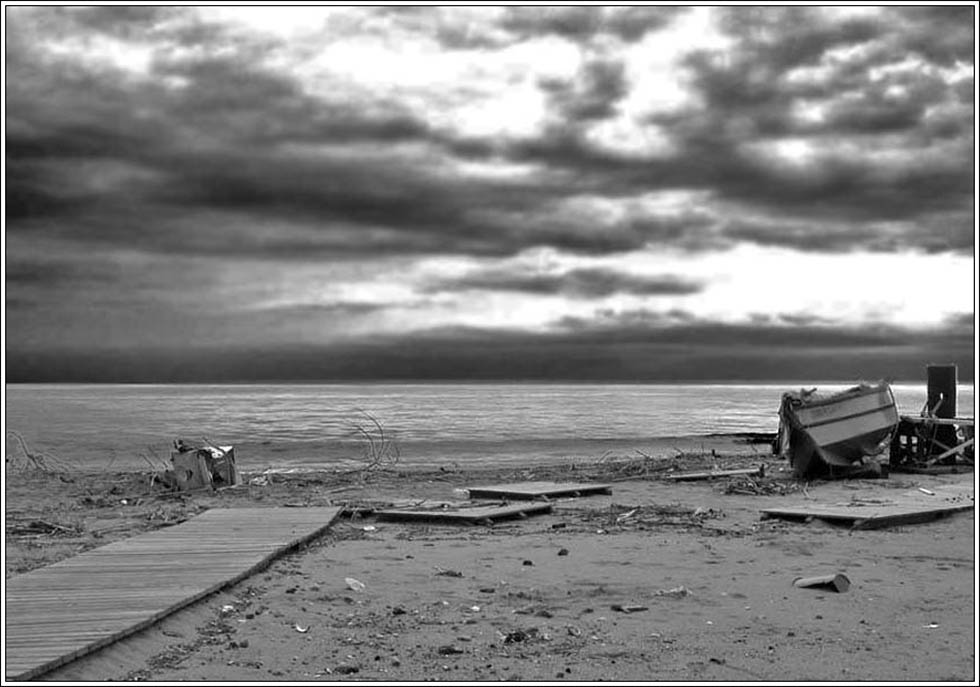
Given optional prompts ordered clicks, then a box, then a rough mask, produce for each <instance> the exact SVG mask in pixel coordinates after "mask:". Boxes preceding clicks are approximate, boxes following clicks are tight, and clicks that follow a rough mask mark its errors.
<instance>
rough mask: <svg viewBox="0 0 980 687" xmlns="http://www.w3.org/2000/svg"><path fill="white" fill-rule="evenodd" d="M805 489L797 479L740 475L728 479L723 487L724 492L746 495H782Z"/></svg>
mask: <svg viewBox="0 0 980 687" xmlns="http://www.w3.org/2000/svg"><path fill="white" fill-rule="evenodd" d="M798 491H805V488H804V486H803V485H802V484H801V483H800V482H798V481H795V480H793V481H790V480H785V479H784V480H775V479H772V478H771V477H750V476H746V477H740V478H738V479H733V480H729V481H728V482H727V483H726V484H725V487H724V493H725V494H744V495H746V496H769V495H770V494H777V495H780V496H782V495H784V494H792V493H795V492H798Z"/></svg>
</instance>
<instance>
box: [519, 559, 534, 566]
mask: <svg viewBox="0 0 980 687" xmlns="http://www.w3.org/2000/svg"><path fill="white" fill-rule="evenodd" d="M521 565H534V561H529V560H525V561H524V562H523V563H522V564H521Z"/></svg>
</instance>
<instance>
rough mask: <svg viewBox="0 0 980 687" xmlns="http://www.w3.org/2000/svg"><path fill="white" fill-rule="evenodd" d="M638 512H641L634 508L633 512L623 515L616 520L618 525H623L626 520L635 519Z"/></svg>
mask: <svg viewBox="0 0 980 687" xmlns="http://www.w3.org/2000/svg"><path fill="white" fill-rule="evenodd" d="M638 510H639V508H634V509H633V510H631V511H629V512H628V513H623V514H622V515H620V516H619V517H618V518H616V523H617V524H618V523H621V522H623V521H624V520H626V519H628V518H631V517H633V516H634V515H636V511H638Z"/></svg>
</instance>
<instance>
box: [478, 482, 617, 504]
mask: <svg viewBox="0 0 980 687" xmlns="http://www.w3.org/2000/svg"><path fill="white" fill-rule="evenodd" d="M466 490H467V491H468V492H469V493H470V498H471V499H528V500H533V499H544V500H548V499H553V498H557V497H560V496H590V495H592V494H611V493H612V488H611V487H610V486H609V485H608V484H576V483H574V482H567V483H562V482H514V483H511V484H491V485H489V486H486V487H466Z"/></svg>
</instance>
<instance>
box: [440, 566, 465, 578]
mask: <svg viewBox="0 0 980 687" xmlns="http://www.w3.org/2000/svg"><path fill="white" fill-rule="evenodd" d="M436 575H441V576H442V577H462V576H463V573H461V572H460V571H458V570H443V569H442V568H439V567H437V568H436Z"/></svg>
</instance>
